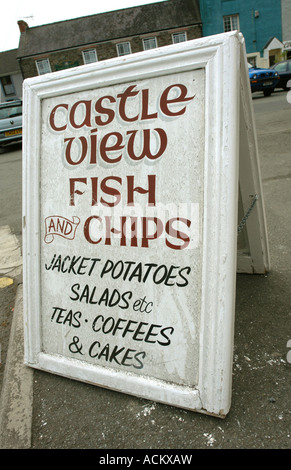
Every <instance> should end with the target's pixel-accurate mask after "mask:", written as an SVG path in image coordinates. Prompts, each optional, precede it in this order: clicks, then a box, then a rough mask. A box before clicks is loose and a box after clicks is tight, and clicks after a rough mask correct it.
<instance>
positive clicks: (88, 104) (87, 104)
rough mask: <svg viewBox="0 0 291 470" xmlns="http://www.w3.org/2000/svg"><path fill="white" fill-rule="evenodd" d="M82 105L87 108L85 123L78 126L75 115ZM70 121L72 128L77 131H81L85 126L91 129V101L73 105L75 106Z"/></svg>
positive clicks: (72, 108) (78, 102)
mask: <svg viewBox="0 0 291 470" xmlns="http://www.w3.org/2000/svg"><path fill="white" fill-rule="evenodd" d="M80 105H81V106H82V105H83V106H82V107H84V106H85V116H84V119H83V121H82V122H81V123H80V124H77V123H76V121H75V113H76V110H77V108H78V107H79V106H80ZM69 119H70V124H71V126H72V127H74V128H75V129H81V127H83V126H87V127H91V101H87V100H84V101H77V103H75V104H73V106H72V107H71V111H70V115H69Z"/></svg>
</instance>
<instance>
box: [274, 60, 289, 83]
mask: <svg viewBox="0 0 291 470" xmlns="http://www.w3.org/2000/svg"><path fill="white" fill-rule="evenodd" d="M271 69H273V70H275V71H276V72H278V74H279V76H280V80H279V83H277V85H276V88H283V90H287V89H288V88H290V85H289V87H288V86H287V85H288V81H289V80H291V60H283V61H282V62H278V63H277V64H274V65H272V67H271Z"/></svg>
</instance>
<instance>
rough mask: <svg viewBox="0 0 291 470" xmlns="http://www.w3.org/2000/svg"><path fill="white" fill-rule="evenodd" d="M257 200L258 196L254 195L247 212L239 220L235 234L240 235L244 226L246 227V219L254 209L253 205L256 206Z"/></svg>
mask: <svg viewBox="0 0 291 470" xmlns="http://www.w3.org/2000/svg"><path fill="white" fill-rule="evenodd" d="M258 199H259V195H258V194H255V195H254V197H253V200H252V203H251V205H250V207H249V209H248V210H247V212H246V214H245V215H244V216H243V218H242V219H241V222H240V224H239V226H238V227H237V233H240V232H241V231H242V229H243V228H244V226H245V225H246V223H247V219H248V218H249V216H250V215H251V212H252V210H253V208H254V207H255V204H256V202H257V200H258Z"/></svg>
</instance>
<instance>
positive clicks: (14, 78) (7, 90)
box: [0, 49, 22, 103]
mask: <svg viewBox="0 0 291 470" xmlns="http://www.w3.org/2000/svg"><path fill="white" fill-rule="evenodd" d="M21 97H22V75H21V71H20V68H19V64H18V61H17V49H11V50H10V51H4V52H0V103H2V102H4V101H9V100H15V99H17V98H21Z"/></svg>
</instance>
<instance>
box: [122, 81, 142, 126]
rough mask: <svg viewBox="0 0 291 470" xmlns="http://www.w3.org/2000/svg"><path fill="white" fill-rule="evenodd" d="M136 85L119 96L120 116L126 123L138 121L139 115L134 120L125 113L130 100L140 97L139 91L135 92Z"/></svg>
mask: <svg viewBox="0 0 291 470" xmlns="http://www.w3.org/2000/svg"><path fill="white" fill-rule="evenodd" d="M135 87H136V85H132V86H129V87H128V88H126V90H125V91H124V92H123V93H120V94H119V95H117V98H120V101H119V116H120V117H121V119H122V120H123V121H125V122H133V121H137V120H138V115H137V116H135V117H132V118H129V117H128V116H127V115H126V113H125V105H126V102H127V100H128V98H130V97H133V96H136V95H138V93H139V91H133V90H134V88H135Z"/></svg>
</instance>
